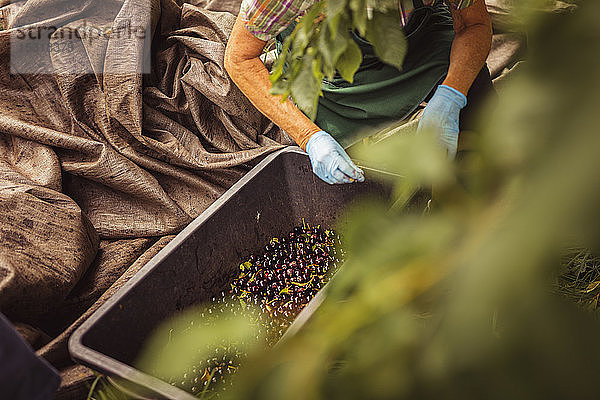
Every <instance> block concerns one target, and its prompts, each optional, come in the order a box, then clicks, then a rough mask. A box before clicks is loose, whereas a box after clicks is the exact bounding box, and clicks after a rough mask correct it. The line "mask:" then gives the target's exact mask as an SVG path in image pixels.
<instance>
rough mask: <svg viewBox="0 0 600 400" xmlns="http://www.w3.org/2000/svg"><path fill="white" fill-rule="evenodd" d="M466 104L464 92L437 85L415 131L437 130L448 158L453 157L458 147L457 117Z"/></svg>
mask: <svg viewBox="0 0 600 400" xmlns="http://www.w3.org/2000/svg"><path fill="white" fill-rule="evenodd" d="M466 105H467V98H466V97H465V95H464V94H462V93H461V92H459V91H458V90H456V89H454V88H451V87H450V86H446V85H440V86H438V88H437V90H436V91H435V93H434V95H433V97H432V98H431V100H430V101H429V102H428V103H427V107H425V111H423V115H422V116H421V121H419V127H418V128H417V133H419V132H420V131H422V130H424V129H426V130H431V131H434V132H437V133H438V135H439V136H438V137H439V141H440V144H441V145H442V146H444V147H445V148H446V149H447V150H448V158H450V159H454V157H456V149H457V147H458V132H459V127H458V117H459V115H460V110H461V109H462V108H463V107H464V106H466Z"/></svg>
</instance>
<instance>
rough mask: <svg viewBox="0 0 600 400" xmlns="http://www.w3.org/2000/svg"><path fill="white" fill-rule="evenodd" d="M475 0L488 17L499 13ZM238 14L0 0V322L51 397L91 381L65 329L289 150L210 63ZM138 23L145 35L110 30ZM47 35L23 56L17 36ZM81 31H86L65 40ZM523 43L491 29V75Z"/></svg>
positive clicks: (78, 0) (166, 4) (161, 4)
mask: <svg viewBox="0 0 600 400" xmlns="http://www.w3.org/2000/svg"><path fill="white" fill-rule="evenodd" d="M488 3H489V5H490V7H491V8H492V9H493V8H494V7H496V8H497V9H496V10H493V11H494V12H495V14H494V15H495V16H496V17H498V18H500V19H499V21H500V20H501V18H502V16H503V15H504V14H503V13H504V12H505V10H506V7H505V4H503V3H505V2H502V1H499V0H497V1H490V2H488ZM239 4H240V0H212V1H190V2H188V3H185V4H182V3H181V1H179V0H178V1H175V0H106V1H97V0H68V1H65V0H27V1H20V2H13V3H9V2H7V1H5V0H0V11H1V13H0V22H1V24H2V28H3V29H4V30H2V31H0V207H1V210H2V211H1V212H0V311H1V312H3V313H4V314H6V315H7V316H8V317H9V318H10V319H11V321H12V322H13V323H14V324H15V326H16V327H17V329H18V330H19V332H20V333H21V334H22V335H23V336H24V337H26V338H27V339H28V340H29V342H30V343H31V344H32V345H33V346H34V347H35V348H36V349H38V354H40V355H42V356H44V357H45V358H46V359H48V360H49V361H50V362H51V363H52V364H53V365H55V366H56V367H57V368H59V369H61V370H62V374H63V384H62V387H61V391H60V392H59V394H58V397H60V398H74V399H78V398H82V397H85V396H84V395H83V393H85V390H86V387H85V384H82V382H85V380H86V379H87V380H89V378H90V377H91V372H90V371H89V370H88V369H86V368H83V367H81V366H74V365H73V364H72V362H71V361H70V360H69V356H68V352H67V349H66V340H67V339H68V337H69V335H70V334H71V333H72V332H73V330H74V329H76V327H77V326H79V324H80V323H81V322H82V321H83V320H84V319H85V318H87V317H88V316H89V315H90V314H91V313H92V312H93V311H94V310H95V309H97V308H98V307H99V305H100V304H102V303H103V302H104V301H105V300H106V299H107V298H108V297H109V296H110V295H112V294H113V293H114V292H115V291H116V290H117V289H118V288H120V287H121V286H122V285H123V283H124V282H126V281H127V279H129V278H130V277H131V276H133V274H135V272H137V271H138V270H139V268H141V266H143V265H144V264H145V263H146V262H147V261H148V260H149V259H150V258H151V257H152V256H153V255H155V254H156V253H157V252H158V251H159V250H160V249H161V248H162V247H164V246H165V245H166V243H168V241H169V240H170V239H171V238H172V237H173V236H172V235H173V234H175V233H177V232H179V231H180V230H181V229H182V228H183V227H184V226H185V225H186V224H188V223H189V222H190V221H191V220H192V219H193V218H195V217H196V216H198V215H199V214H200V213H201V212H202V211H203V210H204V209H205V208H206V207H207V206H208V205H210V204H211V203H212V202H213V201H214V200H215V199H217V198H218V197H219V196H220V195H221V194H222V193H223V192H224V191H225V190H226V189H227V188H228V187H230V186H231V185H232V184H233V183H234V182H235V181H236V180H238V179H239V178H240V177H241V176H242V175H243V174H244V173H245V172H246V171H247V170H248V169H249V168H250V167H251V166H252V165H253V163H255V162H256V161H257V160H258V159H260V158H261V157H262V156H264V155H265V154H267V153H270V152H272V151H274V150H276V149H278V148H280V147H281V146H282V145H285V144H290V140H289V137H288V136H287V135H286V134H285V133H284V132H282V131H281V130H280V129H279V128H277V127H276V126H274V125H273V124H272V123H271V122H270V121H268V120H267V119H265V118H264V117H263V116H262V115H261V114H260V113H259V112H257V111H256V110H255V109H254V107H253V106H252V105H251V104H250V103H249V101H248V100H247V99H246V98H245V97H244V96H243V95H242V94H241V93H240V92H239V90H238V89H237V88H236V87H235V86H234V85H233V84H232V82H231V81H230V79H229V78H228V76H227V74H226V72H225V70H224V68H223V62H222V61H223V54H224V49H225V43H226V41H227V38H228V35H229V31H230V29H231V27H232V25H233V22H234V19H235V14H236V13H237V11H238V10H239ZM140 21H141V22H142V25H143V26H147V27H148V28H149V30H150V31H151V32H152V35H150V34H148V35H146V36H144V37H141V36H140V37H134V38H132V37H131V35H129V36H127V35H116V34H115V32H124V31H127V28H128V27H130V26H131V23H132V22H136V23H139V22H140ZM48 27H53V28H55V29H53V32H52V34H51V35H47V36H46V39H44V35H41V38H37V41H36V42H35V43H34V44H35V45H33V46H32V45H31V43H29V44H26V43H24V42H23V41H22V40H21V41H20V40H19V38H20V36H19V35H20V33H19V32H22V31H19V29H27V32H31V31H32V30H33V32H36V30H37V28H43V29H44V30H42V31H43V32H47V31H46V30H45V29H47V28H48ZM82 27H84V28H85V29H87V30H88V31H89V32H91V33H90V35H91V36H90V35H88V36H85V37H81V38H77V37H75V39H73V35H72V33H73V32H75V31H78V30H81V29H82ZM69 34H71V35H69ZM21 36H22V34H21ZM48 37H49V38H48ZM65 38H66V39H65ZM150 39H151V40H150ZM523 39H524V37H523V35H522V34H521V33H518V32H514V31H511V29H504V30H498V31H497V32H496V35H495V37H494V41H495V42H494V43H495V44H494V48H495V50H494V51H493V52H492V54H491V55H490V59H489V60H488V61H489V63H490V67H491V70H492V74H493V75H494V76H498V75H500V74H501V72H502V70H503V69H504V68H505V67H507V66H511V65H513V64H514V63H515V62H516V61H517V60H518V59H519V58H520V57H521V54H522V49H523V45H524V40H523ZM67 41H68V42H67ZM20 46H21V47H20ZM27 46H29V47H27ZM11 54H12V57H11ZM148 57H149V58H148ZM145 68H147V69H145ZM141 72H143V73H141Z"/></svg>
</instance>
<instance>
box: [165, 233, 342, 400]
mask: <svg viewBox="0 0 600 400" xmlns="http://www.w3.org/2000/svg"><path fill="white" fill-rule="evenodd" d="M340 245H341V242H340V238H339V236H338V235H337V234H336V233H335V232H334V231H332V230H324V229H322V228H321V227H320V226H317V227H310V226H308V225H306V224H303V226H297V227H295V228H294V229H293V230H292V231H291V232H290V233H289V234H288V235H287V236H286V237H282V238H273V239H271V241H270V242H269V243H268V244H267V245H266V246H265V247H264V249H263V251H262V253H261V254H259V255H252V256H250V258H249V259H248V260H247V261H246V262H243V263H242V264H240V271H239V274H238V276H237V277H236V278H235V279H234V280H233V281H232V282H231V284H230V287H231V289H230V290H229V291H228V292H222V293H221V294H220V296H218V297H217V298H213V299H212V303H211V304H210V305H209V306H208V307H207V308H206V309H205V310H204V312H203V313H202V315H201V318H202V322H201V323H210V321H212V320H213V318H218V317H219V315H223V314H229V315H236V314H240V313H243V314H244V315H246V316H249V317H250V319H251V320H252V321H254V322H255V323H256V325H257V326H258V327H259V331H260V335H259V337H257V339H258V340H264V341H266V343H267V344H268V345H273V344H274V343H276V342H277V340H279V339H280V338H281V336H282V335H283V333H284V332H285V330H286V329H287V328H288V327H289V325H290V324H291V323H292V322H293V321H294V319H295V318H296V316H297V315H298V313H299V312H300V311H301V310H302V309H303V308H304V307H305V306H306V305H307V304H308V303H309V302H310V300H311V299H312V298H313V297H314V296H315V294H316V293H317V292H318V291H319V290H320V289H321V288H322V287H323V286H324V285H325V284H326V283H327V281H328V280H329V278H330V277H331V276H332V274H333V273H335V271H336V269H337V267H338V266H339V265H340V263H341V261H342V260H343V257H344V253H343V251H342V250H341V246H340ZM250 305H251V306H252V307H250ZM192 323H193V322H192ZM242 347H243V346H242ZM244 356H245V354H242V353H240V352H238V351H237V349H236V346H235V345H232V344H225V343H224V344H223V345H222V346H220V347H219V348H217V349H216V350H215V352H214V355H213V357H211V358H210V359H207V360H205V361H203V362H201V363H199V364H198V365H195V366H193V367H191V368H189V369H188V370H187V371H186V372H185V374H184V375H183V377H178V378H172V379H170V383H171V384H172V385H177V386H179V387H181V388H182V389H185V390H187V391H189V392H191V393H193V394H199V393H203V392H204V393H205V392H206V388H207V387H208V386H210V387H211V392H212V393H213V394H215V392H217V391H220V390H225V389H226V386H227V383H229V382H230V380H228V379H227V377H228V376H230V375H231V374H232V373H234V372H235V370H236V369H237V367H238V366H239V364H240V361H241V360H243V358H244Z"/></svg>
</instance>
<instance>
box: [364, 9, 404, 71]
mask: <svg viewBox="0 0 600 400" xmlns="http://www.w3.org/2000/svg"><path fill="white" fill-rule="evenodd" d="M365 37H366V38H367V40H368V41H369V42H370V43H371V44H372V45H373V47H374V48H375V54H377V57H379V59H380V60H381V61H383V62H385V63H387V64H390V65H393V66H394V67H396V68H398V69H402V62H403V61H404V56H405V55H406V50H407V48H408V45H407V43H406V38H405V36H404V33H403V31H402V28H401V27H400V20H399V18H398V17H397V16H395V15H392V14H382V13H379V12H376V13H375V14H374V15H373V19H372V20H371V21H369V23H368V29H367V34H366V36H365Z"/></svg>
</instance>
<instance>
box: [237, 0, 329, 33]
mask: <svg viewBox="0 0 600 400" xmlns="http://www.w3.org/2000/svg"><path fill="white" fill-rule="evenodd" d="M316 1H318V0H243V1H242V6H241V8H240V16H241V18H242V20H243V21H244V22H245V24H246V28H247V29H248V31H250V33H252V34H253V35H254V36H255V37H257V38H258V39H261V40H265V41H268V40H270V39H273V38H274V37H275V36H277V35H278V34H279V33H280V32H281V31H283V30H284V29H285V28H286V27H287V26H288V25H289V24H291V23H292V22H293V21H294V20H295V19H296V18H298V17H299V16H301V15H304V13H305V12H306V10H308V9H309V8H310V6H312V5H313V4H314V3H315V2H316Z"/></svg>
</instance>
